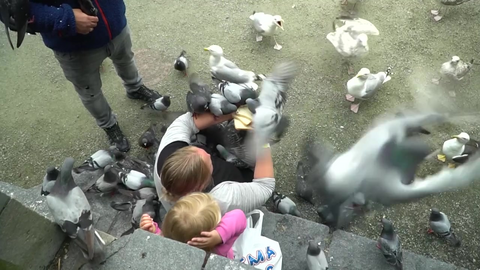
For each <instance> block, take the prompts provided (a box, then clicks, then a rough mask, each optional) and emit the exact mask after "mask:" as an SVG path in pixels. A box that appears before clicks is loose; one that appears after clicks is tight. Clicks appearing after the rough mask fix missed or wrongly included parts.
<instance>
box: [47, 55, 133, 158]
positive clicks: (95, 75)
mask: <svg viewBox="0 0 480 270" xmlns="http://www.w3.org/2000/svg"><path fill="white" fill-rule="evenodd" d="M54 54H55V58H57V60H58V62H59V63H60V66H61V67H62V69H63V73H64V75H65V78H67V80H69V81H70V82H71V83H72V84H73V86H74V87H75V90H76V91H77V93H78V95H79V97H80V99H81V100H82V103H83V105H84V106H85V108H86V109H87V110H88V111H89V112H90V114H91V115H92V116H93V117H94V118H95V119H96V121H97V125H98V126H99V127H101V128H102V129H104V130H105V132H106V133H107V136H108V138H109V140H110V143H111V144H114V145H115V146H116V147H117V148H118V149H119V150H120V151H124V152H127V151H128V150H129V149H130V145H129V143H128V140H127V139H126V138H125V136H124V135H123V133H122V131H121V130H120V127H119V126H118V123H117V120H116V118H115V115H114V114H113V113H112V109H111V108H110V105H109V104H108V102H107V100H106V99H105V96H104V95H103V92H102V80H101V78H100V65H101V63H102V62H103V60H104V59H105V58H106V57H107V51H106V48H105V47H104V48H101V49H96V50H90V51H82V52H74V53H60V52H54Z"/></svg>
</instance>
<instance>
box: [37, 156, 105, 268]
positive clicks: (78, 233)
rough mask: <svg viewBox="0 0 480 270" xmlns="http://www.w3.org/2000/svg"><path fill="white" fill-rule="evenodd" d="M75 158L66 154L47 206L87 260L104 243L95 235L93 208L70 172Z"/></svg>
mask: <svg viewBox="0 0 480 270" xmlns="http://www.w3.org/2000/svg"><path fill="white" fill-rule="evenodd" d="M73 164H74V159H73V158H71V157H69V158H66V159H65V161H64V162H63V164H62V166H61V168H60V173H59V176H58V178H57V180H56V181H55V184H54V186H53V187H52V190H51V191H50V194H48V195H47V199H46V202H47V206H48V208H49V209H50V213H51V214H52V216H53V218H54V219H55V222H56V223H57V224H58V225H59V226H60V228H61V229H62V230H63V231H64V232H65V233H66V234H67V235H68V236H69V237H70V238H72V239H74V241H75V243H77V244H78V245H79V247H80V248H81V249H82V252H83V255H84V256H85V258H87V259H88V260H92V259H94V256H95V255H97V254H99V253H97V250H99V248H100V252H101V251H102V249H103V246H101V244H100V243H99V239H97V237H99V236H98V235H97V237H96V231H95V228H94V227H93V220H92V212H91V208H90V204H89V203H88V200H87V197H85V194H84V193H83V191H82V189H80V187H78V186H77V185H76V184H75V182H74V180H73V176H72V169H73Z"/></svg>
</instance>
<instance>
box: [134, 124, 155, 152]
mask: <svg viewBox="0 0 480 270" xmlns="http://www.w3.org/2000/svg"><path fill="white" fill-rule="evenodd" d="M156 125H157V124H152V125H150V127H149V128H148V129H147V130H146V131H145V132H143V134H142V135H141V136H140V138H138V145H139V146H140V147H143V148H145V149H149V148H150V147H152V146H158V144H160V142H159V141H158V139H157V137H156V136H155V130H154V127H155V126H156Z"/></svg>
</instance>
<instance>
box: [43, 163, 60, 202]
mask: <svg viewBox="0 0 480 270" xmlns="http://www.w3.org/2000/svg"><path fill="white" fill-rule="evenodd" d="M59 174H60V171H59V170H58V169H57V168H55V167H49V168H47V173H46V174H45V176H44V177H43V182H42V189H41V191H40V194H41V195H42V196H47V195H48V194H50V191H51V190H52V188H53V186H54V185H55V180H57V178H58V175H59Z"/></svg>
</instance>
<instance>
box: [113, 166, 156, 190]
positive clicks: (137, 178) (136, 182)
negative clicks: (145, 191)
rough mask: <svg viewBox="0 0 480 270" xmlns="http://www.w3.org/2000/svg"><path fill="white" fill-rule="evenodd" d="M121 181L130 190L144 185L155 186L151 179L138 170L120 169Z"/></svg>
mask: <svg viewBox="0 0 480 270" xmlns="http://www.w3.org/2000/svg"><path fill="white" fill-rule="evenodd" d="M119 176H120V180H121V181H122V183H123V184H124V185H125V186H126V187H128V188H129V189H131V190H139V189H141V188H144V187H151V188H154V187H155V183H154V182H153V180H152V179H149V178H147V176H146V175H145V174H143V173H141V172H139V171H136V170H130V171H129V172H124V171H121V172H120V173H119Z"/></svg>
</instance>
